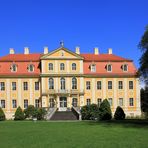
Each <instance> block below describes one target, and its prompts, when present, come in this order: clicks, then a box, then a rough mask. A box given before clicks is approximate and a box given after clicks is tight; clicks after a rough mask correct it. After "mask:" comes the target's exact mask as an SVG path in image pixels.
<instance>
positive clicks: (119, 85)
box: [118, 81, 123, 89]
mask: <svg viewBox="0 0 148 148" xmlns="http://www.w3.org/2000/svg"><path fill="white" fill-rule="evenodd" d="M118 89H123V81H118Z"/></svg>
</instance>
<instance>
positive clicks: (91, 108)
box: [81, 104, 99, 120]
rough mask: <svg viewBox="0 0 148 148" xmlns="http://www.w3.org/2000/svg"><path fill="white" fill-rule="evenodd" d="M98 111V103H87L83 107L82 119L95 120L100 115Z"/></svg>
mask: <svg viewBox="0 0 148 148" xmlns="http://www.w3.org/2000/svg"><path fill="white" fill-rule="evenodd" d="M98 112H99V108H98V105H96V104H91V105H85V106H83V107H82V108H81V114H82V120H95V119H96V118H97V117H98Z"/></svg>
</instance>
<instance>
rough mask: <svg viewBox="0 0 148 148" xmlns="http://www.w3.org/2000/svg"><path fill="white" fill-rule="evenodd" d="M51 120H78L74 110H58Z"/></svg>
mask: <svg viewBox="0 0 148 148" xmlns="http://www.w3.org/2000/svg"><path fill="white" fill-rule="evenodd" d="M50 120H77V117H76V116H75V115H74V114H73V112H72V111H56V112H55V114H54V115H53V116H52V117H51V119H50Z"/></svg>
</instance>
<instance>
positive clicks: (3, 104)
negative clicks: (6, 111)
mask: <svg viewBox="0 0 148 148" xmlns="http://www.w3.org/2000/svg"><path fill="white" fill-rule="evenodd" d="M5 107H6V104H5V100H1V108H5Z"/></svg>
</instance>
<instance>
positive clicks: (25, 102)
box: [24, 99, 28, 109]
mask: <svg viewBox="0 0 148 148" xmlns="http://www.w3.org/2000/svg"><path fill="white" fill-rule="evenodd" d="M27 107H28V100H27V99H25V100H24V108H25V109H26V108H27Z"/></svg>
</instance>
